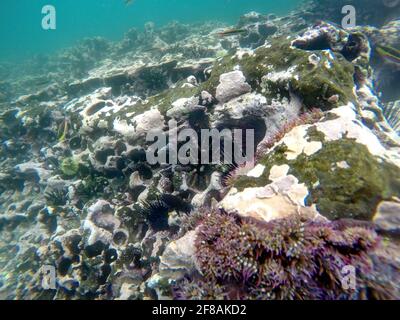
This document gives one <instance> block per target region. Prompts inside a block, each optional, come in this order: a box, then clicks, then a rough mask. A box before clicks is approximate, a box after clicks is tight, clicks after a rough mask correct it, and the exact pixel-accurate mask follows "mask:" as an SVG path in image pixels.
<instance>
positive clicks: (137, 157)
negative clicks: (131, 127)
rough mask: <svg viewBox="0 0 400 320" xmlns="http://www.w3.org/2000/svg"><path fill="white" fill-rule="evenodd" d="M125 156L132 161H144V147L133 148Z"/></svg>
mask: <svg viewBox="0 0 400 320" xmlns="http://www.w3.org/2000/svg"><path fill="white" fill-rule="evenodd" d="M127 158H128V159H129V160H131V161H133V162H134V163H137V162H145V161H146V151H145V150H144V149H133V150H131V151H129V152H128V154H127Z"/></svg>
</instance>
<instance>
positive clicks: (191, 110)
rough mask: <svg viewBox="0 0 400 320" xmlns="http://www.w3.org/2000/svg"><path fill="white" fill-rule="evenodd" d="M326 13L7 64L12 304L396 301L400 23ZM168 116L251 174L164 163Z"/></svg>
mask: <svg viewBox="0 0 400 320" xmlns="http://www.w3.org/2000/svg"><path fill="white" fill-rule="evenodd" d="M326 2H329V1H310V2H309V4H308V5H307V6H305V7H304V8H302V9H301V10H298V11H294V12H292V13H291V14H289V15H287V16H284V17H277V16H275V15H272V14H268V15H264V14H260V13H256V12H250V13H248V14H246V15H244V16H242V17H241V18H240V19H239V20H238V23H237V25H235V26H227V25H224V24H222V23H214V22H209V23H197V24H193V25H191V24H181V23H179V22H172V23H170V24H168V25H166V26H163V27H160V28H158V27H156V26H155V24H154V23H151V22H149V23H147V24H146V25H145V27H144V29H143V30H137V29H131V30H129V31H128V32H127V33H126V34H125V36H124V38H123V39H122V40H121V41H118V42H111V41H108V40H105V39H102V38H91V39H85V40H83V41H81V42H80V43H78V44H77V45H76V46H75V47H72V48H69V49H66V50H64V51H62V52H59V53H58V54H56V55H52V56H37V57H35V58H34V59H32V60H31V61H27V62H25V63H21V64H20V65H18V66H17V65H15V66H13V65H9V66H3V65H0V75H1V81H0V139H1V145H0V163H1V165H0V299H54V300H63V299H71V300H78V299H90V300H93V299H97V300H103V299H104V300H108V299H115V300H129V299H262V300H270V299H300V300H315V299H343V300H348V299H399V298H400V291H399V290H400V282H399V280H400V279H399V276H400V256H399V253H400V250H399V249H400V243H399V237H400V138H399V128H400V125H399V117H400V92H399V91H398V85H396V83H397V84H398V83H399V80H400V73H399V70H400V68H399V62H398V61H399V60H398V59H399V58H400V55H398V53H399V49H400V32H399V30H400V24H399V20H396V17H395V15H393V14H394V13H395V12H396V11H395V10H394V9H391V10H386V9H385V10H386V11H385V10H383V11H381V12H382V15H372V16H371V15H370V14H369V13H370V11H368V10H373V11H376V10H378V9H379V8H380V6H381V2H380V1H371V3H374V4H375V5H376V6H378V7H379V8H377V7H376V6H375V5H374V6H364V5H363V6H361V7H362V8H363V10H365V12H364V11H363V12H362V15H361V16H362V18H361V21H360V22H359V25H358V26H357V27H355V28H350V29H342V28H341V27H339V26H338V25H336V24H335V22H338V23H340V21H330V20H332V18H328V17H332V15H331V13H329V12H326V11H324V10H321V6H326ZM351 2H354V3H356V2H358V1H346V4H348V3H351ZM364 2H365V1H363V3H364ZM383 2H384V1H383ZM383 2H382V3H383ZM335 3H336V2H335ZM337 3H338V6H340V1H337ZM383 6H384V5H383ZM329 7H330V8H333V7H332V6H329ZM384 8H387V7H385V6H384ZM398 8H399V7H396V10H398ZM332 10H334V8H333V9H332ZM379 10H380V9H379ZM338 12H339V13H340V10H338ZM377 17H378V18H379V19H378V20H376V18H377ZM334 20H335V19H334ZM22 71H23V72H22ZM171 120H175V121H176V123H177V126H178V129H179V130H184V129H188V128H191V129H194V130H195V131H196V132H200V130H201V129H225V128H227V129H253V130H254V132H255V144H256V145H255V150H254V151H255V152H254V157H253V161H252V163H245V164H243V165H238V164H235V163H233V164H230V165H225V164H221V165H216V164H179V163H178V164H175V165H168V164H151V163H149V162H148V161H147V158H146V150H147V149H148V148H149V146H150V143H149V142H148V141H146V134H147V133H148V132H149V131H151V130H153V129H161V130H162V131H163V132H164V133H165V134H168V133H170V132H169V131H172V129H171V128H169V126H168V123H169V121H171ZM44 266H51V267H53V268H55V272H56V283H55V287H54V288H50V289H44V288H43V276H44V274H43V267H44ZM349 266H351V267H353V268H354V270H355V285H354V286H350V287H349V286H346V285H345V284H344V282H343V281H344V280H343V279H344V276H345V274H344V273H343V272H344V270H346V268H347V267H349Z"/></svg>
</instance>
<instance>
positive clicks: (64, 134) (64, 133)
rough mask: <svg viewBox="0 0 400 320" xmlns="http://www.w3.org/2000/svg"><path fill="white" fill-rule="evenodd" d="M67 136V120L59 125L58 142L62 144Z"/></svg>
mask: <svg viewBox="0 0 400 320" xmlns="http://www.w3.org/2000/svg"><path fill="white" fill-rule="evenodd" d="M67 134H68V120H67V118H65V119H64V121H63V122H62V123H61V125H60V127H59V129H58V141H59V142H64V141H65V139H66V137H67Z"/></svg>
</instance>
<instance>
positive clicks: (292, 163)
mask: <svg viewBox="0 0 400 320" xmlns="http://www.w3.org/2000/svg"><path fill="white" fill-rule="evenodd" d="M286 151H287V149H286V147H285V145H278V146H277V147H276V148H275V149H274V150H273V151H272V152H270V153H269V154H267V155H266V156H265V157H264V158H262V159H261V160H260V163H261V164H263V165H265V166H266V167H267V168H266V170H265V171H264V174H263V176H261V177H260V178H251V177H241V178H239V179H238V181H237V182H236V183H235V187H237V188H238V189H240V190H243V189H244V188H247V187H257V186H263V185H266V184H268V183H270V181H269V179H268V177H269V173H270V169H271V168H272V167H273V166H274V165H283V164H287V165H289V167H290V170H289V174H292V175H294V176H295V177H297V178H298V179H299V180H300V182H302V183H304V184H305V185H306V186H307V187H308V190H309V196H308V198H307V200H306V202H307V203H306V204H307V205H312V204H316V206H317V209H318V211H319V212H320V213H321V214H322V215H324V216H325V217H327V218H328V219H340V218H353V219H360V220H371V219H372V217H373V215H374V213H375V211H376V207H377V206H378V204H379V202H380V201H382V200H385V199H390V198H392V197H399V196H400V169H399V168H398V167H397V166H395V165H393V164H391V163H389V162H387V161H385V160H383V159H380V158H377V157H375V156H374V155H372V154H371V153H370V152H369V151H368V148H367V147H366V146H364V145H362V144H359V143H357V142H355V141H354V140H352V139H348V138H343V139H341V140H337V141H330V142H324V143H323V147H322V148H321V149H320V150H319V151H318V152H316V153H314V154H312V155H310V156H307V155H305V154H304V153H302V154H300V155H299V156H298V157H297V158H296V159H294V160H287V159H286V157H285V152H286Z"/></svg>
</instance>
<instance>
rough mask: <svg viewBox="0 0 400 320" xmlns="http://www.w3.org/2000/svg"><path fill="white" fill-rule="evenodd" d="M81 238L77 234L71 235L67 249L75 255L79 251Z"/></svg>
mask: <svg viewBox="0 0 400 320" xmlns="http://www.w3.org/2000/svg"><path fill="white" fill-rule="evenodd" d="M81 240H82V237H81V236H80V235H78V234H76V235H74V236H72V237H71V239H70V243H69V245H68V249H69V250H70V251H71V253H72V254H74V255H77V254H79V253H80V252H81V248H80V245H79V244H80V242H81Z"/></svg>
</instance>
